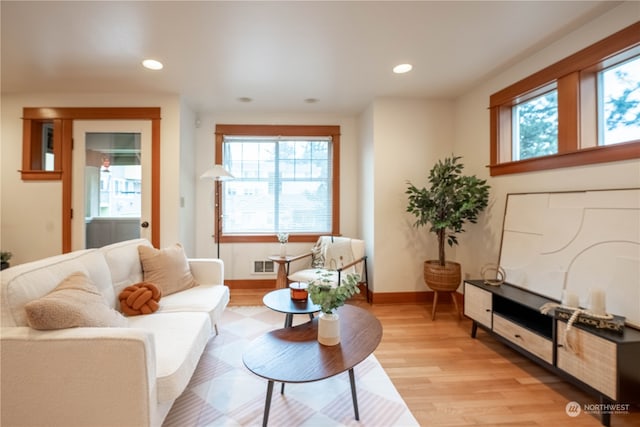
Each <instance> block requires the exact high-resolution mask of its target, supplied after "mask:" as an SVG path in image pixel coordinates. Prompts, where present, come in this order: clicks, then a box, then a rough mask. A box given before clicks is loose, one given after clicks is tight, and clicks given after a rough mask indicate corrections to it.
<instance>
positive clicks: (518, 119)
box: [512, 89, 558, 160]
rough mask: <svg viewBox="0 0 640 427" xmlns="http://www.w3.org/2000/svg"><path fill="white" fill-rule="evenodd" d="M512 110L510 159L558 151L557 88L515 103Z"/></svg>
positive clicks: (546, 154)
mask: <svg viewBox="0 0 640 427" xmlns="http://www.w3.org/2000/svg"><path fill="white" fill-rule="evenodd" d="M513 114H514V117H513V123H514V126H513V137H512V140H513V148H512V149H513V160H522V159H530V158H532V157H540V156H548V155H550V154H556V153H557V152H558V91H557V90H555V89H554V90H552V91H550V92H547V93H545V94H543V95H540V96H537V97H535V98H533V99H531V100H528V101H525V102H523V103H521V104H517V105H515V106H514V108H513Z"/></svg>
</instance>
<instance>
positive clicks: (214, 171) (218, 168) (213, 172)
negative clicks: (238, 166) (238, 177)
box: [200, 165, 233, 181]
mask: <svg viewBox="0 0 640 427" xmlns="http://www.w3.org/2000/svg"><path fill="white" fill-rule="evenodd" d="M200 179H213V180H214V181H227V180H230V179H233V175H231V174H230V173H229V172H228V171H227V170H226V169H225V168H223V167H222V165H213V167H212V168H211V169H207V171H206V172H205V173H203V174H202V175H200Z"/></svg>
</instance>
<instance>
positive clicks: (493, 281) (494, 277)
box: [480, 264, 507, 286]
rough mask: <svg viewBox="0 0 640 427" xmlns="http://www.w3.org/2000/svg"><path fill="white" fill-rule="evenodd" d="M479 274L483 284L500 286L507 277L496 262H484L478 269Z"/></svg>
mask: <svg viewBox="0 0 640 427" xmlns="http://www.w3.org/2000/svg"><path fill="white" fill-rule="evenodd" d="M480 275H481V276H482V281H483V282H484V283H485V285H491V286H500V285H502V284H503V283H504V281H505V280H506V279H507V273H505V271H504V268H502V267H500V266H499V265H498V264H485V265H484V266H483V267H482V268H481V269H480Z"/></svg>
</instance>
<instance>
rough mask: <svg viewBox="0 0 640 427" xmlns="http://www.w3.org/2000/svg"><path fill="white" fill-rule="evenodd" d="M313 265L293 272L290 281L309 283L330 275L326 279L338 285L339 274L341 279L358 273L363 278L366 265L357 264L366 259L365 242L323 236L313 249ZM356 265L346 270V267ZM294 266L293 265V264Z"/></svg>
mask: <svg viewBox="0 0 640 427" xmlns="http://www.w3.org/2000/svg"><path fill="white" fill-rule="evenodd" d="M311 255H312V256H311V263H310V264H309V263H307V265H306V266H300V267H302V268H301V269H299V270H297V271H291V272H290V274H289V276H288V279H289V280H290V281H292V282H306V283H309V282H311V281H313V280H315V279H318V278H319V277H320V275H321V274H323V275H324V274H325V273H327V272H328V273H330V274H329V276H326V277H325V278H326V279H328V280H329V282H331V283H332V284H337V283H338V272H337V270H341V274H342V276H341V279H342V277H344V275H346V274H350V273H357V274H359V275H360V277H362V276H363V274H362V273H363V267H364V265H363V264H364V263H362V262H356V263H354V261H359V260H361V259H363V257H364V241H363V240H358V239H351V238H349V237H336V236H321V237H320V238H319V239H318V241H317V242H316V244H315V245H314V246H313V247H312V248H311ZM349 264H354V265H352V266H349V267H347V268H345V269H342V268H343V267H344V266H345V265H349ZM292 265H293V264H292Z"/></svg>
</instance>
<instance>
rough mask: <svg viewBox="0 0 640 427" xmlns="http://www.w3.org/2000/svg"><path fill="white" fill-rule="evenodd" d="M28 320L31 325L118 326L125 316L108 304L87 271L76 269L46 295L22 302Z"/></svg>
mask: <svg viewBox="0 0 640 427" xmlns="http://www.w3.org/2000/svg"><path fill="white" fill-rule="evenodd" d="M25 310H26V311H27V323H28V324H29V326H31V327H32V328H33V329H41V330H51V329H65V328H76V327H121V326H127V324H128V323H127V319H126V318H125V317H124V316H123V315H122V314H120V313H118V312H117V311H116V310H114V309H113V308H111V307H109V305H108V304H107V302H106V301H105V299H104V297H103V296H102V294H101V293H100V291H98V288H97V287H96V285H94V284H93V282H92V281H91V279H89V277H87V275H86V274H84V273H81V272H76V273H73V274H71V275H70V276H69V277H67V278H66V279H64V280H63V281H62V282H60V284H59V285H58V286H57V287H56V288H55V289H54V290H52V291H51V292H49V293H48V294H47V295H45V296H43V297H42V298H39V299H37V300H33V301H31V302H29V303H27V304H26V305H25Z"/></svg>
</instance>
